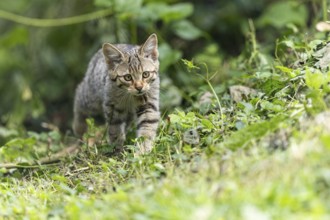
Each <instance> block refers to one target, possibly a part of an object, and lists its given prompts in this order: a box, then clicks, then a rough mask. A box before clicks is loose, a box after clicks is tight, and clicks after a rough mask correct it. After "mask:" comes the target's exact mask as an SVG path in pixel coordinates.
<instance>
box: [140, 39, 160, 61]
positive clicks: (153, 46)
mask: <svg viewBox="0 0 330 220" xmlns="http://www.w3.org/2000/svg"><path fill="white" fill-rule="evenodd" d="M140 54H141V55H142V56H144V57H146V58H151V59H152V60H153V61H157V60H158V40H157V35H156V34H152V35H150V36H149V37H148V39H147V40H146V42H145V43H144V44H143V45H142V46H141V48H140Z"/></svg>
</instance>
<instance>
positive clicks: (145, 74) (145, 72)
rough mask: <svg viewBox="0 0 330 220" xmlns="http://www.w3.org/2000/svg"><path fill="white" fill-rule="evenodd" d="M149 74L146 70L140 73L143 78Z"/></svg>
mask: <svg viewBox="0 0 330 220" xmlns="http://www.w3.org/2000/svg"><path fill="white" fill-rule="evenodd" d="M149 76H150V72H148V71H144V72H143V73H142V77H143V78H148V77H149Z"/></svg>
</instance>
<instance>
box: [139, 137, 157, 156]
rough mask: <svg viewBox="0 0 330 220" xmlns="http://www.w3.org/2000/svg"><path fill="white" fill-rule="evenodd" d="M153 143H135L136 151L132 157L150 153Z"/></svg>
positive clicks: (150, 141) (147, 140)
mask: <svg viewBox="0 0 330 220" xmlns="http://www.w3.org/2000/svg"><path fill="white" fill-rule="evenodd" d="M153 143H154V142H153V141H152V140H149V139H145V140H143V141H142V142H137V143H136V146H137V148H138V149H137V151H136V152H135V153H134V156H139V155H143V154H148V153H150V152H151V150H152V147H153Z"/></svg>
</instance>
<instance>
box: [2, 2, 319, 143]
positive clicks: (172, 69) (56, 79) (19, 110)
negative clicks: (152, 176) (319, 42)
mask: <svg viewBox="0 0 330 220" xmlns="http://www.w3.org/2000/svg"><path fill="white" fill-rule="evenodd" d="M324 2H325V1H321V0H314V1H306V0H305V1H302V0H301V1H300V0H295V1H287V0H286V1H279V0H205V1H204V0H203V1H202V0H199V1H197V0H195V1H183V0H164V1H156V0H70V1H64V0H58V1H45V0H29V1H26V0H15V1H13V0H1V1H0V9H1V11H0V17H1V18H0V77H1V80H0V94H1V96H0V97H1V98H0V140H1V139H6V137H7V136H10V134H11V133H12V132H20V131H24V130H34V131H42V130H45V129H49V127H51V126H55V127H58V128H59V129H60V130H61V131H62V132H70V129H71V120H72V100H73V96H74V91H75V87H76V86H77V84H78V83H79V82H80V80H81V79H82V78H83V76H84V73H85V70H86V67H87V64H88V61H89V59H90V58H91V57H92V55H93V54H94V53H95V52H96V51H97V50H98V49H99V48H100V47H101V45H102V43H104V42H111V43H132V44H138V43H142V42H144V40H145V39H146V38H147V37H148V36H149V35H150V34H151V33H157V35H158V37H159V50H160V60H161V80H162V90H161V93H162V96H161V99H162V109H163V111H169V110H171V109H172V108H173V107H176V106H183V107H185V106H190V105H191V104H192V103H193V102H194V101H195V100H196V97H198V95H199V94H201V92H202V91H203V88H204V87H205V86H206V85H205V82H203V80H201V79H200V78H199V77H195V76H192V75H191V73H189V72H188V71H187V70H186V68H185V66H184V65H183V63H182V61H181V59H183V58H184V59H187V60H194V61H195V62H200V63H202V62H205V63H206V64H207V65H208V67H209V71H210V72H212V73H213V72H216V71H217V72H218V75H217V77H216V78H215V79H214V81H213V84H214V85H215V86H216V89H217V91H218V92H219V93H221V92H223V91H224V90H225V89H224V88H225V86H224V85H225V84H226V83H230V79H232V78H235V77H236V78H239V77H240V76H241V75H242V74H244V73H246V72H247V71H249V70H248V69H245V68H244V59H243V58H242V59H241V60H240V59H239V57H240V56H242V54H246V53H250V51H249V50H250V48H251V47H250V46H248V44H249V37H250V36H249V33H250V32H251V25H250V26H249V23H248V21H249V19H251V20H250V21H253V24H254V26H253V27H255V33H256V36H257V41H258V42H259V44H260V47H259V50H260V51H262V52H263V53H264V54H265V56H266V57H267V56H274V48H275V45H274V42H275V41H276V39H277V38H282V39H283V38H285V37H286V36H288V35H289V34H291V33H294V32H298V31H299V32H302V33H303V34H305V35H306V40H307V39H308V37H309V36H308V29H309V28H313V27H314V26H315V23H316V22H317V21H320V20H322V18H324V14H325V13H324V11H322V10H321V9H322V3H323V4H324ZM99 10H108V12H109V15H108V16H103V17H99V18H97V19H95V18H93V19H87V21H86V22H80V23H75V24H70V25H59V26H56V25H58V24H59V23H57V22H56V21H55V22H52V21H50V22H49V24H48V25H46V26H45V27H38V25H37V26H36V25H35V24H34V23H33V22H31V21H29V20H28V19H25V22H26V23H27V24H28V25H26V24H21V23H17V22H13V21H10V20H8V19H4V18H3V17H6V16H7V15H4V11H5V12H11V13H14V14H16V15H20V16H24V17H29V18H38V19H63V18H71V17H74V16H81V15H82V16H84V15H86V14H87V15H88V14H90V13H94V12H96V11H99ZM7 17H8V16H7ZM23 20H24V19H23ZM29 22H30V25H29ZM70 22H73V23H74V19H73V20H70V19H69V23H70ZM242 57H243V56H242ZM233 60H235V61H233ZM240 61H241V62H240ZM242 65H243V66H242ZM201 72H202V70H201ZM204 91H205V90H204ZM43 123H47V124H48V126H45V125H44V124H43Z"/></svg>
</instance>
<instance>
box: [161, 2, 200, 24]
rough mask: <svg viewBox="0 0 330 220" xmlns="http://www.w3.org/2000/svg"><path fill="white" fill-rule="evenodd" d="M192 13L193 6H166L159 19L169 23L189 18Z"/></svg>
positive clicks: (181, 4)
mask: <svg viewBox="0 0 330 220" xmlns="http://www.w3.org/2000/svg"><path fill="white" fill-rule="evenodd" d="M193 11H194V7H193V4H191V3H178V4H175V5H171V6H168V8H166V9H165V10H164V11H162V12H161V14H160V17H161V18H162V19H163V20H164V21H165V22H166V23H169V22H171V21H175V20H181V19H184V18H186V17H188V16H190V15H191V14H192V13H193Z"/></svg>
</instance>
